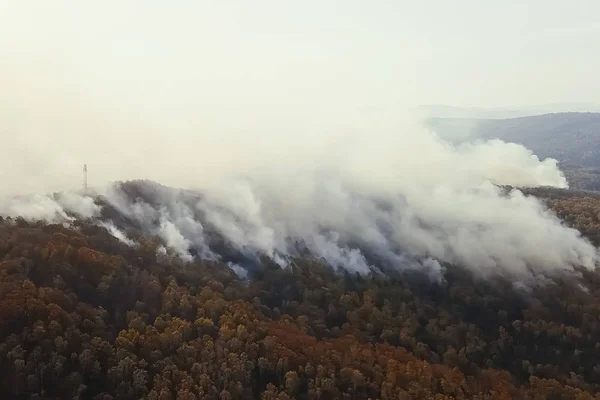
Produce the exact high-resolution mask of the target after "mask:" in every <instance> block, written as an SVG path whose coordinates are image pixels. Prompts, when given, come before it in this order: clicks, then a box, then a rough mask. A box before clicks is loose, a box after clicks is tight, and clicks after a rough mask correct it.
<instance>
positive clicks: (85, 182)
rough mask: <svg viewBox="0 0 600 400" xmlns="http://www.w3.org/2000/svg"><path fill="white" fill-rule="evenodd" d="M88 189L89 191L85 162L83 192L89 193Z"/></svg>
mask: <svg viewBox="0 0 600 400" xmlns="http://www.w3.org/2000/svg"><path fill="white" fill-rule="evenodd" d="M87 191H88V181H87V164H83V192H84V193H87Z"/></svg>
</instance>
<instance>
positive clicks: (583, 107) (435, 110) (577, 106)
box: [418, 103, 600, 119]
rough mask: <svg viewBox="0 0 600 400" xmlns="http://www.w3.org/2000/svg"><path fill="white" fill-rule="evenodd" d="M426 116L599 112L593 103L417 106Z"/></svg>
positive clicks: (499, 117)
mask: <svg viewBox="0 0 600 400" xmlns="http://www.w3.org/2000/svg"><path fill="white" fill-rule="evenodd" d="M418 109H419V111H420V112H421V113H423V114H424V115H425V116H426V117H428V118H476V119H482V118H483V119H508V118H519V117H529V116H535V115H543V114H552V113H564V112H600V105H598V104H593V103H555V104H540V105H533V106H524V107H489V108H488V107H456V106H449V105H443V104H426V105H422V106H419V107H418Z"/></svg>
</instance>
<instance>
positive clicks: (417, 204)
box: [0, 2, 596, 277]
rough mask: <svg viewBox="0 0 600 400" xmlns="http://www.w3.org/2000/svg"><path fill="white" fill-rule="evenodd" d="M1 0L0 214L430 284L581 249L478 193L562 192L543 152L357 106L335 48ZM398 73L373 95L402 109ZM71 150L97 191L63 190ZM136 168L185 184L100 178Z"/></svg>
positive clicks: (590, 260) (526, 201) (132, 12)
mask: <svg viewBox="0 0 600 400" xmlns="http://www.w3.org/2000/svg"><path fill="white" fill-rule="evenodd" d="M16 4H17V3H14V4H13V5H10V6H5V8H6V9H5V11H6V12H5V13H0V15H3V17H0V25H1V26H2V28H0V33H2V34H1V35H0V37H1V39H0V52H1V54H2V57H3V58H2V63H1V64H0V84H1V85H2V90H1V91H0V121H1V123H0V132H1V135H2V140H3V143H2V149H3V152H2V154H3V157H1V158H0V182H1V186H0V194H1V196H0V198H1V200H0V213H2V214H5V215H12V216H16V215H22V216H24V217H26V218H31V219H48V220H60V221H68V220H72V218H74V217H75V216H79V217H86V218H95V219H97V221H98V223H99V224H101V225H102V226H104V227H105V228H106V229H108V230H109V232H110V233H111V234H112V235H113V236H115V237H116V238H118V239H119V240H121V241H122V242H124V243H126V244H128V245H135V243H134V242H133V241H132V238H130V237H128V236H127V234H126V232H125V231H126V229H125V227H123V226H118V223H116V222H114V221H111V220H104V219H103V218H104V217H103V216H102V210H103V209H105V208H106V207H107V206H110V207H113V208H114V209H115V210H117V211H118V213H119V214H120V215H123V216H126V217H127V218H129V219H130V220H131V221H135V222H136V223H137V224H138V225H139V226H140V227H141V229H142V230H143V231H144V232H145V233H146V234H151V235H157V236H159V237H160V238H161V239H162V240H163V241H164V242H165V244H166V245H167V247H168V248H169V249H170V250H171V251H175V252H176V253H177V254H178V255H179V256H180V257H181V258H182V259H184V260H186V261H191V260H192V259H193V256H192V255H191V254H190V251H189V250H190V248H193V249H194V250H195V251H196V252H197V253H198V255H199V256H201V257H203V258H219V257H222V255H221V254H218V253H216V252H215V249H214V245H213V243H212V242H211V241H212V240H213V239H211V238H212V236H211V235H209V234H208V233H207V231H210V232H211V234H212V233H216V234H217V235H218V236H219V237H221V238H224V240H225V241H226V242H227V243H228V245H229V246H231V247H232V248H235V249H236V251H238V252H240V253H243V254H244V255H245V257H246V259H251V258H252V257H258V256H260V255H266V256H269V257H271V258H272V259H273V260H274V261H275V262H277V263H279V264H280V265H282V266H284V265H286V263H287V262H288V261H287V260H288V259H289V257H291V256H294V255H295V254H296V252H297V251H298V249H297V248H296V245H295V244H294V243H296V242H302V243H303V246H305V247H306V248H307V249H308V250H309V251H310V252H311V253H312V254H314V255H316V256H318V257H322V258H324V259H325V260H326V261H327V262H328V263H329V264H331V265H332V266H333V267H335V268H344V269H347V270H350V271H353V272H359V273H367V272H368V271H370V270H372V269H373V268H382V269H385V268H395V269H403V268H424V269H426V270H427V271H429V272H430V273H432V274H433V275H434V276H438V277H439V275H440V272H441V270H442V267H441V265H440V262H442V263H443V262H448V263H457V264H461V265H464V266H467V267H469V268H471V269H473V270H475V271H480V272H482V273H484V274H488V273H493V272H507V273H511V274H516V275H519V276H528V275H529V274H531V273H532V272H536V271H554V270H559V269H568V268H570V267H571V266H573V265H584V266H586V267H589V268H592V267H593V266H594V264H595V262H596V249H595V248H594V247H593V246H591V245H590V244H589V243H588V242H587V241H585V240H583V239H582V238H581V237H580V235H579V233H578V232H576V231H575V230H572V229H569V228H566V227H564V226H562V225H561V223H560V222H559V221H558V219H557V218H556V217H555V216H553V215H552V214H551V213H549V212H548V211H547V210H546V209H545V208H544V207H543V206H542V205H541V204H540V203H539V202H538V201H536V200H535V199H533V198H528V197H525V196H523V195H522V194H520V192H518V191H514V192H511V193H510V194H509V195H507V196H505V195H502V194H501V192H500V190H499V189H498V188H497V187H496V186H494V185H495V184H496V185H514V186H540V185H548V186H555V187H566V186H567V182H566V180H565V178H564V176H563V174H562V173H561V172H560V171H559V169H558V167H557V165H556V162H555V161H554V160H539V159H538V158H537V157H536V156H535V155H533V154H532V153H531V152H530V151H528V150H527V149H525V148H524V147H522V146H519V145H516V144H511V143H503V142H501V141H490V142H484V143H466V144H462V145H458V146H453V145H451V144H449V143H447V142H445V141H443V140H441V139H440V138H439V137H437V136H436V135H435V134H434V133H432V132H428V131H426V130H424V129H423V128H422V127H421V126H420V124H419V123H418V115H415V114H414V113H413V112H410V111H408V110H409V108H408V107H396V108H395V109H394V111H393V112H383V111H382V112H371V113H369V112H363V111H361V110H363V108H362V107H363V106H364V105H365V103H364V102H365V101H370V100H369V99H373V98H377V96H378V94H379V93H380V90H381V89H377V90H375V89H374V88H373V87H372V86H369V85H367V84H366V83H365V82H367V81H366V80H365V75H363V74H362V72H361V71H362V68H364V67H365V65H363V64H361V63H360V62H357V63H356V64H352V63H349V64H348V68H347V69H344V68H339V69H336V68H331V67H329V66H328V65H327V64H328V62H329V61H331V60H335V63H336V65H337V66H338V67H341V66H342V65H343V63H344V62H345V61H346V59H345V58H344V56H341V55H339V54H337V55H336V53H335V52H334V53H328V51H327V50H328V47H327V46H331V43H329V42H327V43H328V44H324V47H322V48H319V47H314V46H309V43H306V42H303V41H301V40H299V39H298V41H294V40H293V39H292V38H290V37H289V36H287V35H284V36H282V37H278V36H269V38H265V37H264V34H262V33H261V32H256V31H252V33H251V34H250V35H249V36H247V37H246V36H244V35H243V32H240V29H241V28H240V26H244V23H243V22H240V24H236V23H235V22H236V21H237V20H236V18H233V17H232V18H231V19H229V18H227V16H231V14H230V11H231V10H226V9H225V8H221V7H218V6H215V5H210V6H208V5H207V6H206V7H207V9H209V10H210V11H211V13H208V14H209V15H206V14H201V13H188V14H186V12H185V11H186V9H185V8H182V6H177V7H173V9H170V10H164V9H163V8H162V7H160V6H158V5H156V4H152V3H149V4H152V5H149V6H148V7H146V8H143V9H137V8H135V7H132V6H131V4H130V3H129V5H124V6H123V7H122V8H119V13H116V14H115V15H113V13H112V12H111V9H114V7H116V6H115V4H116V3H115V4H112V6H110V7H109V6H108V5H107V7H105V8H102V9H100V8H94V7H92V6H82V5H75V4H72V3H71V4H68V2H57V3H56V5H53V6H52V8H51V9H50V8H49V9H45V7H47V6H41V5H38V6H39V8H36V10H38V11H39V14H38V13H35V15H34V14H31V15H30V17H31V18H30V19H29V20H27V21H26V22H25V19H24V16H25V15H29V14H27V13H28V12H29V11H31V8H30V7H28V6H18V5H16ZM19 4H20V3H19ZM107 4H111V3H110V2H109V3H107ZM189 7H191V8H190V9H192V8H193V6H191V5H189ZM193 9H194V10H196V9H195V8H193ZM42 11H45V12H42ZM138 12H139V14H136V13H138ZM165 13H166V14H165ZM234 14H235V15H236V16H238V17H239V15H237V13H234ZM94 18H95V19H94ZM96 20H97V21H100V22H97V21H96ZM132 20H134V21H135V23H133V22H131V21H132ZM48 21H50V22H48ZM94 21H96V22H94ZM238 22H239V21H238ZM130 25H132V26H130ZM344 26H345V25H344ZM340 29H342V27H340ZM41 32H43V36H44V37H43V38H41V37H40V35H42V33H41ZM327 37H328V36H327ZM278 40H281V41H283V43H280V42H279V41H278ZM313 44H314V43H313ZM359 47H360V46H359ZM361 48H362V47H361ZM342 50H343V51H344V52H346V51H349V50H348V49H347V48H343V49H342ZM342 50H340V51H342ZM344 54H346V53H344ZM374 56H377V55H376V54H375V55H374ZM412 56H414V54H411V53H407V54H406V57H407V58H408V59H410V57H412ZM415 62H416V61H415ZM299 65H300V67H299ZM408 72H409V71H405V70H404V71H402V70H398V71H397V74H398V75H399V76H402V77H403V79H401V80H397V81H395V85H396V89H395V90H396V92H397V93H400V94H398V95H396V97H395V98H388V99H386V100H385V101H383V103H385V104H390V103H393V104H405V105H409V104H411V100H410V99H411V96H412V95H413V94H414V93H413V92H411V87H413V86H411V85H414V83H413V84H409V81H410V79H408V76H409V75H407V73H408ZM357 77H358V78H362V79H355V78H357ZM368 78H369V79H371V80H370V81H369V82H375V81H377V79H376V78H374V77H372V76H370V77H368ZM377 82H378V81H377ZM403 82H406V87H403V86H402V83H403ZM374 85H375V84H374ZM379 85H383V82H379ZM375 86H377V85H375ZM378 87H379V86H378ZM403 89H405V90H406V91H405V92H403ZM383 103H382V104H383ZM83 163H88V165H89V167H90V176H89V179H90V182H91V185H92V186H93V187H94V188H95V189H96V190H97V191H98V194H99V196H98V197H88V196H82V195H81V194H78V193H76V190H75V189H76V188H78V187H79V186H80V184H81V183H80V182H81V179H82V173H81V167H82V165H83ZM140 178H143V179H150V180H153V181H156V182H160V183H162V184H165V185H169V186H173V187H183V188H190V189H195V190H197V192H196V193H195V194H193V195H191V194H182V192H180V191H177V190H173V189H168V188H164V187H162V186H158V185H155V184H152V183H148V182H145V183H138V184H137V185H138V187H137V190H139V191H141V192H143V193H145V195H144V196H142V197H143V201H142V200H136V198H135V197H132V196H131V195H130V194H128V193H127V191H126V190H124V189H123V186H122V185H112V184H111V183H112V182H114V181H122V180H129V179H140ZM53 191H57V192H61V194H59V195H55V196H46V195H45V194H46V193H50V192H53ZM14 196H20V197H14ZM230 262H232V265H233V266H234V267H235V268H237V270H238V273H240V274H241V273H242V272H239V271H241V270H240V268H242V267H245V266H244V265H242V266H240V265H238V264H237V263H236V261H235V260H233V261H230Z"/></svg>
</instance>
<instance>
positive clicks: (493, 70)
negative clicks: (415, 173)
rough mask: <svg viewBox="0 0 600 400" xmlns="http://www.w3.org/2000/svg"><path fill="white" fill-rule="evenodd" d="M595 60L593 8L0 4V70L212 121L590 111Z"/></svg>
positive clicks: (597, 12)
mask: <svg viewBox="0 0 600 400" xmlns="http://www.w3.org/2000/svg"><path fill="white" fill-rule="evenodd" d="M598 49H600V2H598V1H594V0H576V1H564V0H560V1H557V0H528V1H527V0H526V1H516V0H504V1H497V2H492V1H481V0H457V1H443V0H425V1H402V0H398V1H358V0H343V1H331V0H329V1H328V0H319V1H315V0H305V1H264V0H251V1H250V0H248V1H240V0H234V1H202V0H196V1H183V0H180V1H173V2H166V1H138V2H135V1H127V0H125V1H101V2H82V1H75V0H73V1H59V0H55V1H28V0H5V1H3V2H1V3H0V54H2V58H7V59H8V60H9V61H10V60H11V59H12V58H14V56H15V53H18V54H20V56H21V57H22V56H23V55H24V54H26V55H28V56H31V57H32V59H38V60H43V61H44V62H52V63H64V65H63V68H69V71H72V72H69V73H68V74H67V75H69V76H68V78H69V79H72V80H74V81H75V80H78V79H79V80H80V81H82V82H84V83H87V84H90V85H93V84H94V82H95V83H98V82H104V81H111V85H109V86H110V88H107V90H108V89H110V90H121V91H122V92H123V93H124V95H125V96H128V95H130V96H133V93H132V92H133V91H136V92H137V93H138V94H141V95H149V94H150V93H144V91H148V90H152V91H153V93H155V94H156V93H161V97H163V100H164V101H165V102H167V101H168V102H169V103H172V104H171V105H172V106H173V107H179V106H180V105H181V104H180V103H183V104H188V105H189V104H190V102H189V100H190V99H188V98H185V97H180V98H179V100H174V99H173V98H172V97H174V96H171V93H172V92H178V91H179V92H180V90H179V89H180V87H181V86H185V87H187V89H188V90H187V93H188V95H189V96H192V97H193V99H192V100H193V101H194V102H196V103H208V104H210V106H211V107H214V108H215V112H220V111H219V110H220V109H219V106H220V105H222V104H223V103H226V107H227V108H228V110H227V111H228V112H229V111H231V112H234V111H236V110H237V109H238V107H241V108H247V107H251V108H263V107H282V108H283V107H314V108H316V109H321V110H323V109H330V111H331V112H347V111H349V110H350V109H352V108H353V107H357V108H359V109H360V108H362V107H390V106H392V107H393V106H394V105H396V104H401V105H405V104H424V103H425V104H431V103H436V104H437V103H443V104H451V105H457V106H513V105H528V104H545V103H551V102H566V101H577V102H580V101H590V102H594V101H596V100H597V93H599V92H600V79H599V78H598V76H597V74H598V71H600V51H598ZM11 53H12V54H11ZM78 74H81V76H83V78H82V77H78V76H75V75H78ZM91 79H93V80H94V81H93V82H92V81H91ZM115 82H119V83H120V84H122V85H121V87H120V89H115V88H114V87H113V86H112V85H114V83H115ZM148 82H151V83H150V85H151V89H150V88H149V87H148V85H149V84H148ZM78 84H81V82H79V83H78ZM99 86H102V85H99ZM112 94H114V93H112Z"/></svg>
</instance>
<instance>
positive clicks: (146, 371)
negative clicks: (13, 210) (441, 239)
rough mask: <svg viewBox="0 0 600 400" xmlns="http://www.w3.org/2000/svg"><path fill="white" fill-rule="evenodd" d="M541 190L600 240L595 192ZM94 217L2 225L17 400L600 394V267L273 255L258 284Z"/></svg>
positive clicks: (0, 283)
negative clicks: (520, 280)
mask: <svg viewBox="0 0 600 400" xmlns="http://www.w3.org/2000/svg"><path fill="white" fill-rule="evenodd" d="M566 193H569V192H568V191H560V190H554V189H539V190H537V192H536V193H535V194H536V195H537V196H539V197H540V198H542V199H544V201H546V202H547V204H548V205H549V206H550V207H552V209H554V210H555V211H556V212H557V213H558V215H560V216H561V218H563V219H564V220H565V221H566V223H568V224H571V225H572V226H574V227H576V228H577V229H579V230H581V231H582V232H583V233H584V234H585V235H586V236H587V237H589V238H590V239H591V240H592V241H594V242H595V244H598V240H599V238H600V236H599V233H598V232H599V226H600V225H599V223H600V222H599V215H600V199H599V198H598V197H593V196H588V195H585V194H576V195H569V196H567V195H566ZM136 241H137V243H138V245H137V246H128V245H127V244H125V243H123V242H122V241H119V240H118V239H117V238H115V237H114V236H113V235H111V234H110V232H109V231H108V230H107V229H106V228H104V227H99V226H96V225H94V224H91V223H89V222H86V221H75V222H73V223H72V224H70V225H61V224H48V223H45V222H41V221H40V222H28V221H26V220H24V219H22V218H16V219H11V218H4V219H2V220H1V221H0V260H1V262H0V368H1V370H2V371H3V374H2V376H1V377H0V393H1V394H2V397H3V398H15V399H28V398H34V399H55V398H80V399H84V398H86V399H87V398H89V399H98V400H100V399H102V400H108V399H139V398H147V399H161V400H162V399H204V398H206V399H254V398H257V399H288V398H290V399H291V398H297V399H332V398H340V399H344V398H347V399H369V398H370V399H431V398H435V399H467V398H473V399H502V398H506V399H509V398H521V399H591V398H600V364H599V363H598V360H599V359H600V306H599V304H600V276H599V275H598V273H597V272H596V271H590V270H587V269H581V270H578V271H577V273H576V274H565V275H558V276H553V277H551V278H548V280H547V281H540V282H539V284H538V285H534V286H531V287H526V288H523V287H519V286H518V285H515V284H514V283H515V282H514V281H512V280H511V279H509V278H502V277H500V276H497V277H495V278H493V279H491V278H490V279H483V278H481V277H478V276H476V275H474V274H473V273H472V272H470V271H469V270H466V269H464V268H461V267H460V266H455V265H446V266H445V268H446V272H445V274H444V280H443V281H442V282H434V281H431V280H429V279H428V278H427V276H424V275H421V274H419V273H418V272H414V271H413V272H406V273H404V274H403V275H402V276H397V277H386V276H378V275H369V276H364V275H358V274H352V273H350V272H341V271H337V272H336V271H334V270H333V269H331V268H330V267H329V266H327V265H326V264H325V263H323V262H322V261H320V260H318V259H314V258H310V257H299V258H296V259H294V260H293V262H292V263H291V264H290V265H289V266H288V267H286V268H281V267H280V266H279V265H277V264H275V263H273V262H272V261H270V260H268V259H265V260H263V262H261V263H260V264H259V265H258V266H257V268H256V269H255V270H254V271H253V274H252V277H251V278H250V279H243V278H240V277H238V275H236V273H235V272H234V271H233V270H232V269H231V268H230V267H229V266H228V265H227V264H223V263H220V262H218V261H202V260H200V259H198V258H196V259H195V260H193V261H188V262H184V261H182V260H181V258H180V257H178V256H177V255H176V254H171V253H164V252H161V251H158V249H159V248H160V247H161V246H162V243H161V240H160V239H159V238H157V237H138V238H136Z"/></svg>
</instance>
